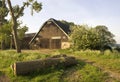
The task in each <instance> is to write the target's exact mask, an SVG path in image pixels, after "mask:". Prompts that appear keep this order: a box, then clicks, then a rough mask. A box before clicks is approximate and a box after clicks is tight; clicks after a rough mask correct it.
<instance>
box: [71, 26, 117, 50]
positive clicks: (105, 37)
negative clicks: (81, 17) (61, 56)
mask: <svg viewBox="0 0 120 82" xmlns="http://www.w3.org/2000/svg"><path fill="white" fill-rule="evenodd" d="M70 37H71V41H72V43H73V47H74V49H99V50H101V49H102V48H103V47H104V46H106V45H110V44H114V43H115V40H114V39H113V37H114V35H113V34H112V33H111V32H110V31H109V30H108V28H107V27H106V26H102V25H101V26H96V27H95V28H91V27H89V26H87V25H78V26H74V27H72V32H71V35H70Z"/></svg>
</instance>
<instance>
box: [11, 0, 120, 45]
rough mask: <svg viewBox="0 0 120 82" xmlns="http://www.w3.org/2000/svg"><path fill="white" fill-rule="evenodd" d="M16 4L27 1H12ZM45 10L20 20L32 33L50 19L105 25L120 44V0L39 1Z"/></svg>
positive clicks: (27, 14) (27, 15) (26, 15)
mask: <svg viewBox="0 0 120 82" xmlns="http://www.w3.org/2000/svg"><path fill="white" fill-rule="evenodd" d="M11 1H12V3H13V5H14V4H22V1H25V0H11ZM38 1H39V2H42V5H43V8H42V10H41V12H40V13H34V15H33V16H31V14H30V9H28V8H27V9H25V14H24V16H23V17H22V18H20V20H22V21H23V23H24V24H26V25H27V26H28V27H29V31H28V32H29V33H30V32H38V30H39V29H40V26H41V25H42V24H43V23H44V22H45V21H46V20H48V19H49V18H55V19H57V20H66V21H69V22H74V23H75V24H88V25H89V26H93V27H94V26H96V25H105V26H107V27H108V29H109V30H110V31H111V32H112V33H113V34H114V35H115V36H116V37H115V39H116V41H117V42H118V43H120V0H38Z"/></svg>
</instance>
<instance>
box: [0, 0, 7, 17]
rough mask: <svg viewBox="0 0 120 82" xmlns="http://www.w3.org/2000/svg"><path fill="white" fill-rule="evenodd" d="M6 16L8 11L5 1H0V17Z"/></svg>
mask: <svg viewBox="0 0 120 82" xmlns="http://www.w3.org/2000/svg"><path fill="white" fill-rule="evenodd" d="M7 14H8V9H7V7H6V5H5V0H2V1H1V0H0V16H2V17H5V16H7Z"/></svg>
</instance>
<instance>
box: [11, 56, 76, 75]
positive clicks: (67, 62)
mask: <svg viewBox="0 0 120 82" xmlns="http://www.w3.org/2000/svg"><path fill="white" fill-rule="evenodd" d="M76 64H77V60H76V59H75V58H74V57H52V58H46V59H41V60H34V61H25V62H16V63H14V64H13V65H12V66H11V67H12V69H13V72H14V75H27V74H29V73H33V72H36V71H46V69H48V68H51V67H55V68H57V67H58V68H59V67H63V68H64V67H65V68H66V67H70V66H73V65H76Z"/></svg>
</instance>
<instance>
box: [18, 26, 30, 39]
mask: <svg viewBox="0 0 120 82" xmlns="http://www.w3.org/2000/svg"><path fill="white" fill-rule="evenodd" d="M27 31H28V27H27V26H23V27H19V28H18V38H19V40H22V39H23V38H24V37H25V32H27Z"/></svg>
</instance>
